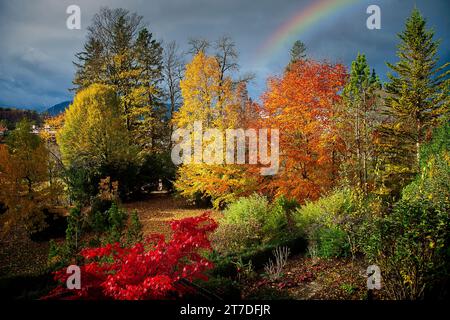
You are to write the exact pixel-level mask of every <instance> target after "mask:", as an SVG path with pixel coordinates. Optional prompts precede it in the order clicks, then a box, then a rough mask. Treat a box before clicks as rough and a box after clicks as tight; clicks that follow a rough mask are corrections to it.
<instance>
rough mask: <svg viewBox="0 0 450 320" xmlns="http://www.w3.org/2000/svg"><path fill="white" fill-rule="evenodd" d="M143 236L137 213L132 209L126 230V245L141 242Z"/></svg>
mask: <svg viewBox="0 0 450 320" xmlns="http://www.w3.org/2000/svg"><path fill="white" fill-rule="evenodd" d="M142 238H143V234H142V223H141V221H140V220H139V215H138V213H137V211H136V210H135V211H133V213H132V214H131V216H130V223H129V224H128V230H127V243H128V245H132V244H135V243H137V242H141V241H142Z"/></svg>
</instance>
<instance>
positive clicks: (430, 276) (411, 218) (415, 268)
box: [370, 125, 450, 299]
mask: <svg viewBox="0 0 450 320" xmlns="http://www.w3.org/2000/svg"><path fill="white" fill-rule="evenodd" d="M444 128H447V129H446V130H448V128H449V127H448V125H447V126H445V127H444ZM441 130H442V129H438V130H437V132H438V134H436V135H434V136H433V140H432V141H430V143H429V144H427V145H424V146H423V149H422V150H421V151H422V152H421V172H420V174H419V175H418V177H417V178H416V180H415V181H413V182H412V183H411V184H409V185H408V186H406V187H405V188H404V189H403V192H402V197H401V199H400V200H399V201H398V202H397V203H396V204H395V205H394V207H393V210H392V212H391V213H390V214H388V215H386V216H385V217H384V218H382V219H378V220H377V221H376V224H375V227H376V231H377V233H378V236H377V237H374V239H373V240H374V241H373V244H372V246H371V247H372V248H375V249H376V251H375V252H373V251H372V252H370V254H371V256H372V257H374V258H373V259H374V261H375V262H376V263H377V264H378V265H379V266H380V268H381V269H382V270H383V279H384V280H385V281H384V282H385V287H386V289H387V292H388V294H389V296H390V298H394V299H421V298H424V297H427V295H432V296H438V297H445V296H447V297H448V295H449V292H448V291H446V290H448V289H446V286H448V285H449V283H450V267H449V266H450V250H449V245H450V215H449V212H450V202H449V195H450V182H449V181H450V157H449V152H448V151H449V146H448V141H447V142H445V143H444V142H442V141H439V140H441V139H446V138H445V137H448V132H447V135H445V134H443V133H442V132H441ZM439 132H441V133H439ZM443 137H444V138H443ZM436 140H437V141H436ZM429 150H432V152H429Z"/></svg>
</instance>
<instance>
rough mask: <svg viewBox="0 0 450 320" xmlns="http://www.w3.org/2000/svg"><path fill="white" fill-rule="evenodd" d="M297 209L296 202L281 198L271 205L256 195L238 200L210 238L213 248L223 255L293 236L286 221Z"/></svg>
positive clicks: (226, 212)
mask: <svg viewBox="0 0 450 320" xmlns="http://www.w3.org/2000/svg"><path fill="white" fill-rule="evenodd" d="M297 206H298V204H297V202H295V201H293V200H288V199H286V198H284V197H280V198H278V199H276V200H275V201H274V202H273V203H272V204H270V203H269V201H268V199H267V198H266V197H264V196H261V195H258V194H253V195H251V196H249V197H243V198H240V199H238V200H237V201H235V202H233V203H231V204H230V205H229V206H228V207H227V208H226V209H225V210H224V212H223V214H224V217H223V219H221V221H219V227H218V228H217V230H216V232H215V233H214V234H213V235H212V241H213V243H214V247H215V249H216V250H218V251H219V252H222V253H239V252H244V251H247V252H248V251H251V250H253V249H255V248H257V247H258V246H261V245H264V244H268V243H271V244H276V243H281V242H282V241H284V240H287V239H290V238H292V237H295V236H296V235H297V234H296V229H295V226H294V225H293V223H289V221H290V220H292V219H291V218H290V215H291V212H292V211H294V210H295V208H297Z"/></svg>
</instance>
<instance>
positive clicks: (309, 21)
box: [255, 0, 358, 64]
mask: <svg viewBox="0 0 450 320" xmlns="http://www.w3.org/2000/svg"><path fill="white" fill-rule="evenodd" d="M356 1H358V0H313V1H312V3H311V4H310V5H309V6H308V7H306V8H305V9H302V10H301V11H300V12H298V13H297V14H295V15H294V16H293V17H292V18H291V19H290V20H288V21H286V22H285V23H283V24H282V25H281V26H280V27H279V28H278V29H277V30H276V31H275V32H274V33H272V35H271V36H270V37H269V38H268V39H267V40H266V41H265V42H264V44H263V45H262V46H261V47H260V48H259V49H258V51H257V58H256V60H255V61H256V62H257V63H258V64H260V63H261V62H264V61H266V60H267V59H268V58H270V57H271V56H273V54H274V53H276V52H277V51H278V50H280V49H281V48H282V46H283V44H284V43H286V42H287V41H288V40H289V39H290V38H291V37H292V36H294V35H296V36H298V35H300V34H302V33H303V32H305V31H306V30H307V29H308V28H309V27H311V26H312V25H313V24H314V23H316V22H318V21H319V20H321V19H323V18H324V17H326V16H328V15H330V14H332V13H334V12H336V11H338V10H339V9H341V8H343V7H345V6H346V5H348V4H350V3H352V2H356Z"/></svg>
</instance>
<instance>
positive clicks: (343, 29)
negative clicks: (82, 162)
mask: <svg viewBox="0 0 450 320" xmlns="http://www.w3.org/2000/svg"><path fill="white" fill-rule="evenodd" d="M309 3H311V1H310V0H278V1H275V0H258V1H255V0H226V1H225V0H221V1H219V0H150V1H144V0H134V1H127V2H124V1H116V0H111V1H107V0H102V1H87V0H84V1H76V0H69V1H67V0H63V1H57V0H36V1H31V0H30V1H24V0H19V1H7V0H0V34H1V41H0V48H1V54H0V105H11V106H19V107H43V106H49V105H52V104H55V103H58V102H60V101H63V100H67V99H69V98H70V97H71V93H70V92H69V91H68V89H69V88H70V87H71V81H72V77H73V73H74V67H73V65H72V61H73V59H74V54H75V53H76V52H77V51H79V50H80V49H81V48H82V45H83V41H84V39H85V35H86V27H87V26H88V25H89V23H90V20H91V18H92V16H93V15H94V14H95V13H96V12H98V10H99V9H100V7H102V6H109V7H112V8H114V7H123V8H126V9H128V10H130V11H132V12H137V13H138V14H140V15H142V16H143V17H144V22H145V23H146V24H148V26H149V27H150V29H151V31H152V32H153V34H154V36H155V37H156V38H157V39H161V40H164V41H171V40H176V41H177V42H178V43H179V44H180V45H181V47H182V48H184V49H185V48H186V46H187V39H188V38H189V37H204V38H208V39H211V40H214V39H216V38H218V37H219V36H221V35H223V34H227V35H230V36H231V37H232V38H233V39H234V40H235V42H236V45H237V48H238V50H239V52H240V61H239V64H240V65H241V70H242V71H243V72H246V71H253V72H255V73H256V76H257V77H256V79H255V81H254V82H253V83H252V85H251V87H250V92H251V94H252V95H253V96H254V98H257V96H258V95H259V94H260V93H261V91H262V90H263V89H264V84H265V78H266V76H267V75H268V74H276V73H280V72H281V71H282V70H283V68H284V66H285V65H286V63H287V61H288V59H289V57H288V49H289V46H290V43H286V44H285V45H284V46H283V48H281V50H279V51H277V52H275V54H274V55H273V56H272V57H270V59H268V60H267V61H265V62H264V63H262V64H260V65H255V64H254V61H255V54H256V53H257V50H258V48H259V47H260V46H261V45H262V43H263V42H264V41H265V40H266V39H267V38H268V37H269V36H270V35H271V34H272V32H274V31H275V30H276V29H277V28H278V27H279V26H280V25H281V24H282V23H283V22H285V21H286V20H287V19H289V18H291V17H292V16H293V15H294V14H295V13H296V12H298V11H299V10H301V9H302V8H305V7H306V6H307V5H308V4H309ZM414 3H416V5H417V7H418V8H419V9H420V10H421V11H422V13H423V14H424V15H425V16H426V17H427V18H428V22H429V25H430V26H433V27H434V28H435V30H436V31H437V37H438V38H441V39H442V40H443V42H442V45H441V50H440V55H441V57H442V58H444V60H445V61H448V58H449V56H450V51H449V48H450V43H449V40H448V39H449V30H450V28H449V20H448V19H447V12H449V9H450V5H449V2H448V1H446V0H441V1H437V0H435V1H425V0H422V1H419V0H415V1H413V0H411V1H410V0H403V1H400V0H397V1H392V0H385V1H375V0H374V1H361V2H360V3H356V4H354V5H352V6H347V7H345V8H343V9H342V10H340V11H339V12H338V13H336V14H334V15H331V16H328V17H327V18H325V19H323V20H321V21H320V22H318V23H316V24H314V25H313V26H312V27H311V28H310V29H308V30H307V31H306V32H305V33H303V34H301V35H298V37H299V38H301V39H302V40H303V41H304V42H305V43H306V44H307V46H308V52H309V55H310V56H311V57H314V58H320V59H328V60H331V61H339V62H343V63H345V64H347V65H349V64H350V63H351V60H352V59H353V58H354V57H355V55H356V54H357V52H358V51H359V52H364V53H366V55H367V57H368V60H369V62H370V63H371V65H372V66H373V67H375V68H376V70H377V72H378V73H379V74H380V75H383V74H384V73H386V71H387V69H386V67H385V61H390V62H395V61H396V57H395V50H396V44H397V42H398V40H397V38H396V33H397V32H399V31H401V30H402V28H403V24H404V20H405V18H406V17H407V16H408V14H409V13H410V11H411V9H412V8H413V6H414ZM71 4H77V5H79V6H80V8H81V14H82V30H68V29H67V28H66V25H65V23H66V18H67V14H66V13H65V11H66V8H67V6H69V5H71ZM369 4H378V5H379V6H380V7H381V14H382V29H381V30H368V29H367V28H366V27H365V21H366V18H367V16H368V15H367V14H366V12H365V11H366V10H365V9H366V8H367V6H368V5H369ZM295 37H296V36H294V37H293V38H292V39H291V40H294V39H295Z"/></svg>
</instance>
